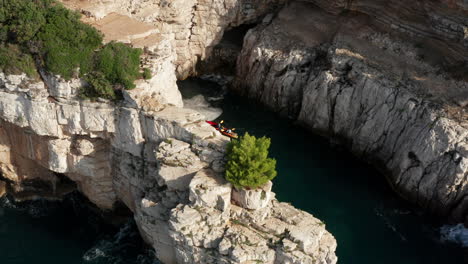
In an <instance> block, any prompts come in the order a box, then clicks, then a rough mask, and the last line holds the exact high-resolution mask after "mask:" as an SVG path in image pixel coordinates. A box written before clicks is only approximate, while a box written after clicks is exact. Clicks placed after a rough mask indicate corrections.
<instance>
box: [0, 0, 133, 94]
mask: <svg viewBox="0 0 468 264" xmlns="http://www.w3.org/2000/svg"><path fill="white" fill-rule="evenodd" d="M80 16H81V15H80V14H79V13H78V12H75V11H70V10H68V9H66V8H65V7H63V6H62V4H60V3H59V2H57V1H56V0H0V69H1V70H5V69H6V70H9V71H12V72H26V73H27V74H28V75H30V76H32V75H35V76H37V70H36V66H39V67H41V68H44V69H45V70H46V71H48V72H51V73H53V74H58V75H60V76H62V77H63V78H65V79H70V78H73V77H78V76H81V77H84V78H85V79H86V80H87V81H88V83H89V86H87V87H86V88H85V89H83V92H85V94H83V96H84V97H91V98H94V96H96V95H97V96H99V97H101V96H102V97H104V98H108V99H109V98H110V97H112V98H115V92H114V91H113V92H111V91H110V90H111V89H114V90H115V89H119V88H120V87H124V88H125V89H132V88H134V86H135V85H134V81H135V80H136V79H137V78H140V77H142V74H141V73H140V66H139V63H140V56H141V54H142V50H141V49H134V48H131V47H129V46H127V45H125V44H121V43H115V42H111V43H108V44H107V45H104V46H102V40H103V38H102V34H101V33H100V32H99V31H97V30H96V29H95V28H93V27H91V26H89V25H86V24H84V23H82V22H81V21H80ZM23 57H24V58H23ZM33 57H34V59H33ZM18 58H19V59H18ZM11 59H14V60H13V61H9V60H11ZM78 69H79V71H78ZM93 89H96V90H93ZM113 94H114V95H113Z"/></svg>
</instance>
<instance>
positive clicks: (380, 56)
mask: <svg viewBox="0 0 468 264" xmlns="http://www.w3.org/2000/svg"><path fill="white" fill-rule="evenodd" d="M312 2H320V3H319V4H320V5H324V6H328V7H329V8H337V6H334V5H330V4H331V3H336V4H339V3H337V1H330V2H325V1H312ZM361 2H362V1H361ZM340 3H341V2H340ZM353 3H354V2H353ZM343 8H344V7H343ZM355 8H356V9H357V11H359V9H360V8H361V7H360V6H356V7H355ZM372 8H382V7H381V6H379V5H378V4H376V5H372ZM408 8H414V6H411V7H408ZM431 8H432V7H431ZM431 8H429V9H427V10H426V9H424V10H420V11H421V12H423V11H424V12H429V13H430V14H434V13H436V12H437V11H436V10H437V9H431ZM363 10H364V11H363V12H367V11H366V10H367V9H365V8H363ZM452 11H453V12H455V11H454V10H452ZM452 11H451V12H452ZM385 12H386V11H385ZM338 13H339V12H338ZM393 15H394V14H393ZM393 15H392V16H393ZM339 21H343V22H339ZM465 21H466V19H465ZM399 22H400V23H406V22H405V20H404V19H403V20H401V21H399ZM369 23H371V25H369ZM375 23H381V21H380V22H379V21H377V22H375ZM454 23H455V22H454ZM406 26H407V28H409V29H415V28H416V27H419V26H421V27H427V24H424V25H416V24H414V25H413V24H410V25H406ZM418 34H422V33H421V32H419V33H418ZM390 36H391V35H390V34H388V32H381V31H378V30H377V29H375V27H373V26H372V19H371V20H365V21H364V20H360V19H356V18H344V17H337V16H334V15H330V14H328V13H326V12H324V11H323V10H321V9H318V8H317V7H316V6H314V5H310V4H307V3H299V2H298V3H293V4H291V5H290V6H288V7H287V8H285V9H284V10H283V11H281V12H280V13H279V14H278V16H277V17H276V18H275V19H273V20H272V21H270V22H269V21H266V22H265V23H264V24H262V25H259V26H258V27H257V28H255V29H253V30H250V31H249V33H247V35H246V37H245V39H244V46H243V50H242V52H241V54H240V56H239V57H238V62H237V67H238V68H237V85H236V90H237V91H238V92H240V93H242V94H244V95H246V96H249V97H251V98H255V99H257V100H259V101H260V102H262V103H264V104H265V105H267V106H268V107H270V108H271V109H273V110H275V111H278V112H280V113H282V114H283V115H285V116H288V117H289V118H291V119H294V120H298V121H299V122H300V123H302V124H303V125H304V126H306V127H308V128H310V129H311V130H313V131H315V132H318V133H321V134H323V135H326V136H329V137H331V138H334V139H337V140H340V141H342V142H343V144H344V145H346V146H347V147H348V148H349V149H350V150H352V152H354V153H355V154H356V155H357V156H359V157H362V158H363V159H365V160H369V161H372V162H375V164H378V166H379V167H380V168H381V169H383V170H384V171H385V172H386V175H387V176H388V178H389V180H390V182H391V183H392V185H393V187H394V188H395V189H396V190H397V191H398V192H399V193H400V194H402V195H403V196H405V197H406V198H408V199H409V200H411V201H413V202H415V203H417V204H419V205H420V206H422V207H423V208H426V209H427V210H428V211H431V212H435V213H439V214H442V215H451V216H452V217H453V218H454V219H456V220H458V221H468V200H467V199H465V198H464V197H466V195H467V194H468V188H467V186H468V184H467V183H468V181H467V177H466V175H467V173H468V166H467V164H468V112H467V109H466V107H463V102H464V101H465V100H466V99H468V93H467V91H468V85H467V83H466V81H462V80H457V79H455V78H453V77H451V76H449V74H448V73H444V71H443V70H442V69H438V68H436V66H434V65H431V64H429V63H428V62H427V61H426V60H424V59H423V58H421V56H418V55H417V54H419V53H421V52H424V51H423V50H418V48H417V47H415V45H414V43H406V42H402V41H401V40H399V39H395V38H392V37H390ZM420 37H422V35H420ZM426 37H427V36H426ZM405 39H409V41H411V39H412V38H411V37H405ZM427 41H430V40H427ZM457 43H458V42H456V41H455V42H453V43H451V40H447V43H446V44H447V45H453V46H454V47H456V46H457V45H459V43H458V44H457ZM454 49H455V50H456V48H454ZM441 52H443V51H440V50H432V51H431V53H432V56H444V53H441ZM454 52H458V50H456V51H454ZM457 56H458V55H457ZM459 56H466V49H465V53H464V55H463V54H461V55H459ZM442 87H443V88H442Z"/></svg>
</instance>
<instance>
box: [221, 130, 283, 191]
mask: <svg viewBox="0 0 468 264" xmlns="http://www.w3.org/2000/svg"><path fill="white" fill-rule="evenodd" d="M270 144H271V141H270V139H269V138H266V137H262V138H258V139H257V138H256V137H255V136H250V135H249V134H248V133H246V134H245V135H244V136H241V137H240V138H239V140H233V141H231V142H230V143H229V145H228V147H227V158H228V162H227V164H226V179H227V180H228V181H229V182H231V183H232V184H233V185H234V186H236V187H245V188H257V187H260V186H262V185H264V184H265V183H267V182H268V181H270V180H272V179H273V178H275V177H276V174H277V172H276V169H275V167H276V160H274V159H272V158H268V149H269V148H270Z"/></svg>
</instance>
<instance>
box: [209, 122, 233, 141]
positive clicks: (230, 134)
mask: <svg viewBox="0 0 468 264" xmlns="http://www.w3.org/2000/svg"><path fill="white" fill-rule="evenodd" d="M206 122H207V123H208V124H210V125H211V126H212V127H214V128H215V129H216V130H218V131H219V132H221V134H223V135H225V136H226V137H230V138H238V135H237V134H236V133H234V132H231V133H229V132H227V128H225V127H223V126H221V129H219V128H218V127H219V123H216V122H213V121H206Z"/></svg>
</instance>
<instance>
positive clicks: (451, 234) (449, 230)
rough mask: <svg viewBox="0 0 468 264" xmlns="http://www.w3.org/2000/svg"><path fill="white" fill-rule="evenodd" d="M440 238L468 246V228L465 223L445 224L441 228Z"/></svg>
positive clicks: (443, 240)
mask: <svg viewBox="0 0 468 264" xmlns="http://www.w3.org/2000/svg"><path fill="white" fill-rule="evenodd" d="M440 240H441V241H442V242H451V243H455V244H458V245H460V246H462V247H464V248H468V228H466V227H465V226H463V224H457V225H444V226H442V227H441V228H440Z"/></svg>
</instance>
